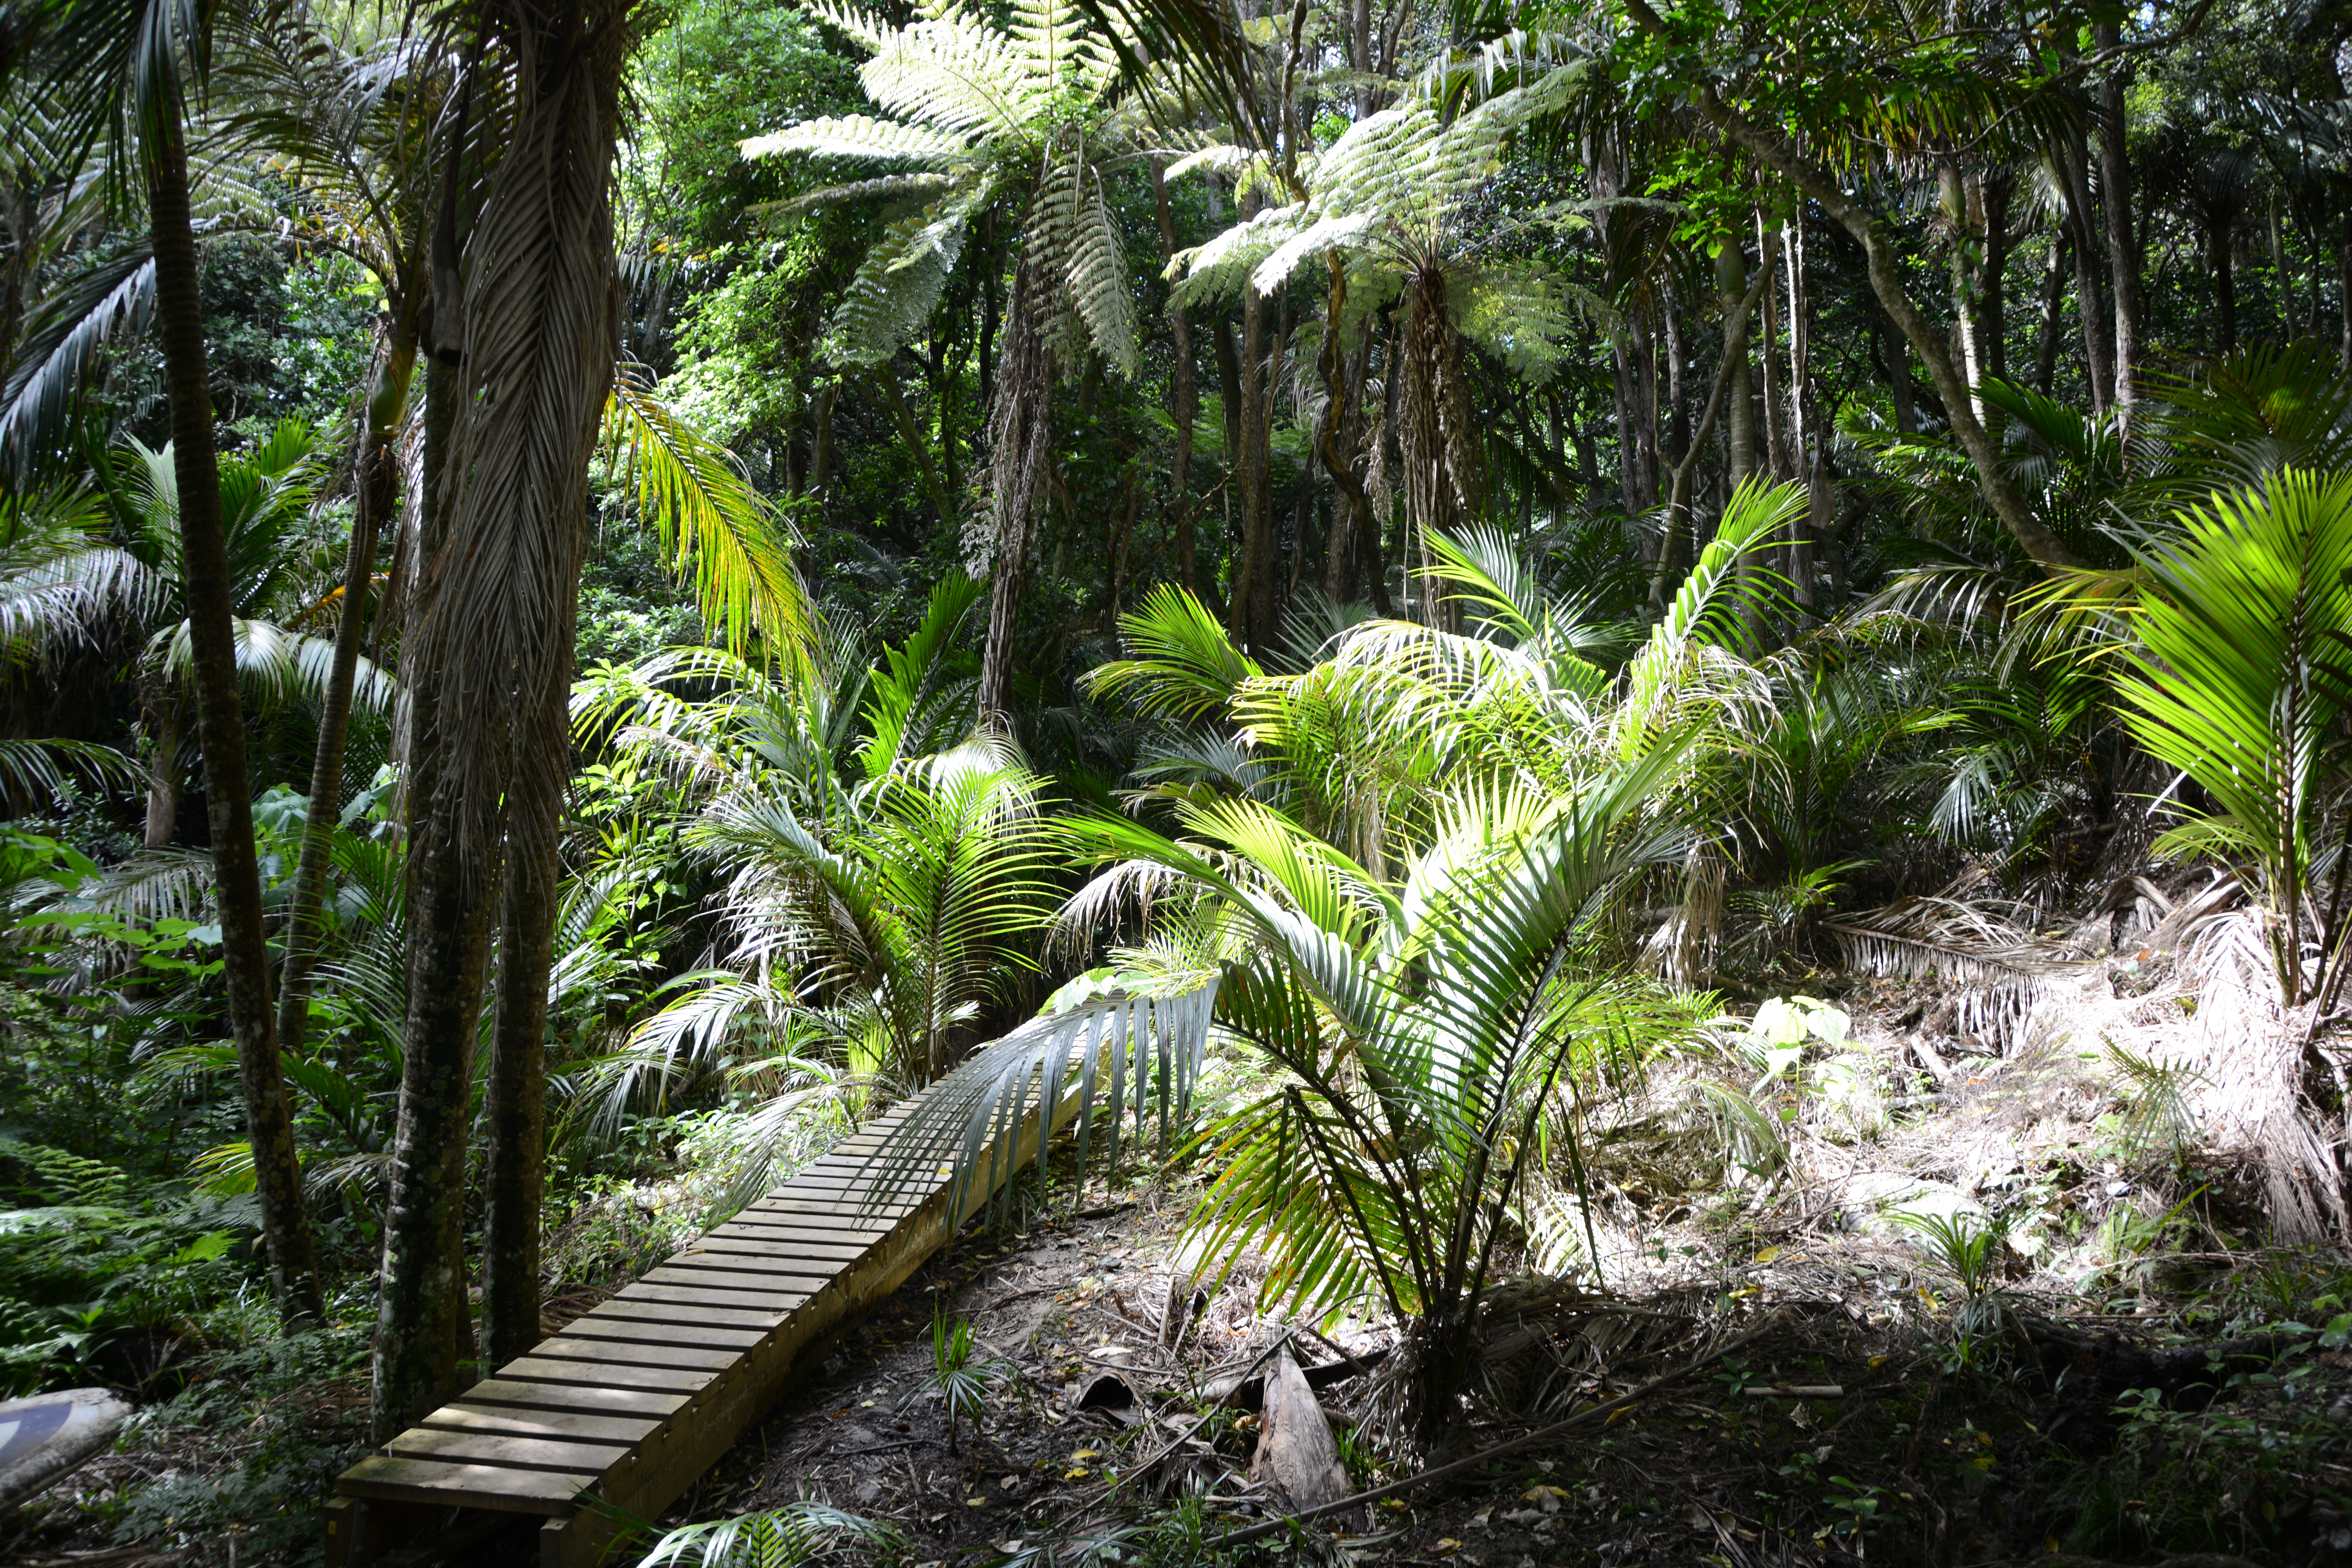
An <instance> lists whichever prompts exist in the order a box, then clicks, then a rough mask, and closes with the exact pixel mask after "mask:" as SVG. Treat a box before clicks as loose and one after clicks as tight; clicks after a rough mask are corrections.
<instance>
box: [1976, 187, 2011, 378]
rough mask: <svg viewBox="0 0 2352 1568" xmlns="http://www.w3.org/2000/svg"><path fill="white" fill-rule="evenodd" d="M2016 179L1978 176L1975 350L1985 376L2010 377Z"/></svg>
mask: <svg viewBox="0 0 2352 1568" xmlns="http://www.w3.org/2000/svg"><path fill="white" fill-rule="evenodd" d="M2015 190H2016V180H2015V178H2014V177H2013V176H2012V175H2011V174H2010V173H2009V172H2008V171H2007V170H2005V169H2004V170H1997V171H1995V172H1993V173H1991V174H1983V175H1980V176H1979V177H1978V179H1977V182H1976V192H1977V200H1978V202H1979V205H1980V206H1981V208H1982V212H1981V214H1980V215H1979V217H1978V220H1977V228H1978V230H1979V233H1981V234H1982V235H1983V236H1984V262H1983V265H1982V266H1980V267H1979V268H1978V269H1977V353H1978V356H1979V359H1978V363H1979V365H1980V367H1981V368H1982V370H1983V373H1984V374H1986V375H1989V376H1991V377H1993V378H1995V379H1996V380H2000V381H2007V380H2008V379H2009V257H2010V252H2011V248H2012V247H2013V246H2014V245H2015V242H2016V237H2015V236H2014V235H2012V234H2011V232H2010V227H2009V204H2010V198H2011V195H2014V194H2015Z"/></svg>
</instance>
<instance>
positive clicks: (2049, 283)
mask: <svg viewBox="0 0 2352 1568" xmlns="http://www.w3.org/2000/svg"><path fill="white" fill-rule="evenodd" d="M2067 244H2068V240H2067V238H2066V231H2065V229H2064V228H2063V227H2060V228H2057V229H2054V230H2053V231H2052V233H2051V236H2050V259H2049V262H2048V264H2047V265H2046V266H2044V267H2043V268H2042V331H2041V336H2040V338H2039V340H2038V341H2037V342H2035V344H2034V350H2033V390H2034V391H2036V392H2038V393H2040V394H2041V395H2042V396H2044V397H2047V396H2049V395H2050V389H2051V387H2052V386H2053V384H2055V383H2056V380H2057V376H2058V332H2059V327H2058V319H2059V317H2060V316H2061V315H2062V314H2063V312H2064V310H2065V304H2066V247H2067Z"/></svg>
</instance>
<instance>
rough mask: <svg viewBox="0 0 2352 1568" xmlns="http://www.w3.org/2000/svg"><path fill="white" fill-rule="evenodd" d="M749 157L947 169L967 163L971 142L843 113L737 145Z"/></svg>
mask: <svg viewBox="0 0 2352 1568" xmlns="http://www.w3.org/2000/svg"><path fill="white" fill-rule="evenodd" d="M736 145H737V146H738V147H739V148H740V150H741V152H742V154H743V156H745V157H746V158H772V157H776V156H778V155H780V154H782V153H804V154H806V155H807V156H809V157H812V158H873V159H877V160H904V161H906V162H908V163H929V164H931V165H933V166H934V167H943V166H946V165H950V164H953V163H960V162H962V161H964V160H966V159H968V158H969V157H970V156H971V142H970V141H969V140H968V139H967V138H965V137H963V136H961V135H960V134H958V133H956V132H951V131H934V130H932V129H930V128H929V126H925V125H903V124H900V123H898V122H897V121H889V120H877V119H875V118H874V117H873V116H872V115H870V114H844V115H838V116H832V117H828V118H826V119H824V120H809V121H803V122H802V123H800V124H798V125H787V126H785V127H784V128H783V129H782V131H772V132H769V133H768V134H767V135H765V136H753V137H749V138H747V139H746V140H744V141H742V142H738V143H736Z"/></svg>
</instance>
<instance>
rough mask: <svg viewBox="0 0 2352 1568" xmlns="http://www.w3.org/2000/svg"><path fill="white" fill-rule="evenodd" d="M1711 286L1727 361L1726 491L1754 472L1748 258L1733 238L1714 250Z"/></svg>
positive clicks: (1754, 440)
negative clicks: (1746, 315)
mask: <svg viewBox="0 0 2352 1568" xmlns="http://www.w3.org/2000/svg"><path fill="white" fill-rule="evenodd" d="M1715 289H1716V294H1717V298H1718V299H1719V300H1721V301H1722V305H1723V352H1724V353H1725V355H1726V356H1727V359H1728V361H1729V363H1730V379H1729V382H1728V384H1727V388H1726V395H1727V396H1728V397H1729V398H1730V400H1731V406H1730V408H1729V410H1728V422H1727V426H1726V432H1727V436H1728V437H1729V439H1730V443H1731V449H1730V453H1729V460H1728V462H1727V467H1726V472H1725V474H1724V489H1725V490H1726V491H1727V492H1728V491H1731V490H1736V489H1738V488H1739V487H1740V485H1741V483H1742V482H1743V481H1745V480H1746V479H1747V478H1748V476H1749V475H1750V474H1753V473H1754V472H1755V471H1756V382H1755V373H1754V370H1753V367H1752V366H1753V362H1751V361H1750V360H1749V358H1748V324H1747V322H1746V321H1745V320H1744V319H1743V313H1742V310H1741V305H1742V301H1743V300H1745V299H1746V298H1747V294H1748V259H1747V257H1746V256H1745V255H1744V254H1743V253H1742V252H1741V250H1740V248H1739V244H1738V241H1737V240H1733V239H1727V240H1726V241H1725V242H1724V246H1723V248H1722V249H1720V250H1718V251H1717V252H1716V253H1715ZM1734 345H1737V346H1736V347H1735V346H1734Z"/></svg>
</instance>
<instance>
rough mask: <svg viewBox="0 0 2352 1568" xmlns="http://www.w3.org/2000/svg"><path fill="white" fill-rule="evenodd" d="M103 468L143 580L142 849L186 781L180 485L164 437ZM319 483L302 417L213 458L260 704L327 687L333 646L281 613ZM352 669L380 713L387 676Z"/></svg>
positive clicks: (367, 667)
mask: <svg viewBox="0 0 2352 1568" xmlns="http://www.w3.org/2000/svg"><path fill="white" fill-rule="evenodd" d="M107 471H108V475H109V478H110V481H111V482H110V497H109V499H110V501H111V503H112V508H113V510H114V513H115V518H116V526H117V528H118V530H119V531H121V533H122V535H123V536H124V537H125V543H124V545H123V547H122V553H123V554H125V555H127V556H129V557H130V558H131V560H133V561H135V562H136V563H138V565H139V567H140V569H141V574H142V578H143V581H142V582H141V583H139V584H138V585H137V587H136V589H135V590H134V591H135V592H136V593H137V595H138V598H139V600H140V602H141V603H142V604H143V605H149V606H152V615H150V616H145V617H142V621H143V625H142V640H143V641H144V642H145V645H146V646H145V647H144V649H143V651H142V656H141V658H140V666H139V673H138V676H137V679H136V684H137V688H138V692H139V703H140V709H141V711H142V715H143V718H144V721H145V724H146V728H147V744H148V746H149V749H150V754H149V758H148V783H147V847H149V848H150V849H161V848H163V847H166V846H167V845H169V844H170V843H171V842H172V836H173V825H174V822H175V820H176V818H177V817H178V815H179V807H180V792H181V789H182V785H183V782H184V778H185V763H184V761H183V758H182V748H183V744H184V742H185V741H186V740H187V739H188V736H189V731H190V729H191V724H190V722H189V721H190V719H191V717H192V715H191V714H190V711H189V709H190V706H191V704H190V700H189V690H188V644H189V632H188V626H187V617H186V613H185V605H186V601H187V588H186V581H185V573H184V566H183V563H182V557H181V553H180V543H179V535H180V530H179V515H178V514H179V510H180V496H179V486H178V482H177V475H176V471H175V465H174V463H173V452H172V448H171V446H170V444H169V443H166V444H165V446H164V448H163V450H162V451H161V452H155V451H151V450H149V449H148V448H147V447H144V446H142V445H141V444H140V443H139V442H138V441H137V440H135V439H134V440H133V441H132V442H131V450H130V452H129V453H127V454H122V455H119V456H118V457H116V458H114V459H113V460H112V461H110V464H109V465H108V470H107ZM319 478H320V464H319V462H318V459H317V447H316V434H315V432H313V431H312V430H311V428H310V426H308V425H305V424H303V423H302V422H300V421H299V420H291V419H289V420H287V421H285V422H284V423H282V424H280V425H279V426H278V429H277V430H276V431H275V432H274V433H273V434H272V435H271V437H270V438H269V439H268V440H267V441H265V442H263V443H262V444H261V445H260V446H258V447H255V448H254V449H253V450H252V451H250V452H247V453H241V454H239V455H238V456H236V457H235V458H227V459H225V460H224V461H223V462H222V463H221V465H220V494H221V498H222V523H223V531H224V533H225V534H226V540H227V545H228V563H229V581H230V601H229V604H230V609H231V611H232V613H233V614H234V615H235V616H236V620H235V623H234V624H235V627H236V661H237V669H238V673H239V674H240V675H241V676H242V677H243V678H244V679H245V681H246V683H247V687H248V688H249V689H252V690H253V691H254V692H255V694H256V695H257V697H258V698H259V699H260V700H262V701H263V702H265V703H267V702H268V701H271V700H275V699H276V698H278V696H280V695H282V694H283V693H285V692H286V691H288V690H289V689H300V690H303V691H305V692H307V693H313V694H315V693H318V692H320V691H323V690H326V689H329V688H330V685H331V673H332V669H333V666H334V664H335V659H336V652H337V648H336V645H335V644H334V643H332V642H329V641H327V640H326V639H324V638H320V637H311V636H309V635H307V634H305V633H301V632H297V631H293V630H291V629H289V627H287V626H284V625H283V624H281V621H280V619H279V618H278V617H280V616H283V615H284V613H285V611H286V610H287V609H288V608H289V605H288V602H287V601H288V597H289V594H290V593H291V592H292V591H293V590H295V589H296V588H297V586H298V584H297V583H296V581H295V570H296V567H297V564H298V563H299V558H300V556H299V552H298V550H297V549H296V548H295V546H296V544H297V538H296V530H297V529H298V528H299V526H300V525H301V524H302V523H303V521H305V519H306V517H307V515H308V512H309V510H310V503H311V501H312V500H314V499H315V494H316V489H317V484H318V480H319ZM88 564H89V568H90V569H93V570H95V571H98V572H101V573H103V572H108V571H110V570H111V569H112V565H111V563H110V562H107V561H105V560H102V559H92V560H90V561H89V563H88ZM350 675H351V677H352V682H353V685H352V689H355V690H356V691H357V692H358V694H359V696H360V699H361V700H362V702H363V703H364V704H365V705H367V706H369V707H372V708H374V709H377V710H382V709H383V707H384V706H385V704H386V702H387V701H388V700H389V698H390V695H391V682H390V681H389V680H388V679H385V678H384V677H383V675H382V674H381V673H380V672H379V671H377V670H376V668H374V667H373V665H372V664H369V663H367V662H366V661H364V660H356V661H354V667H353V668H352V671H351V672H350ZM347 696H348V694H347Z"/></svg>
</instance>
